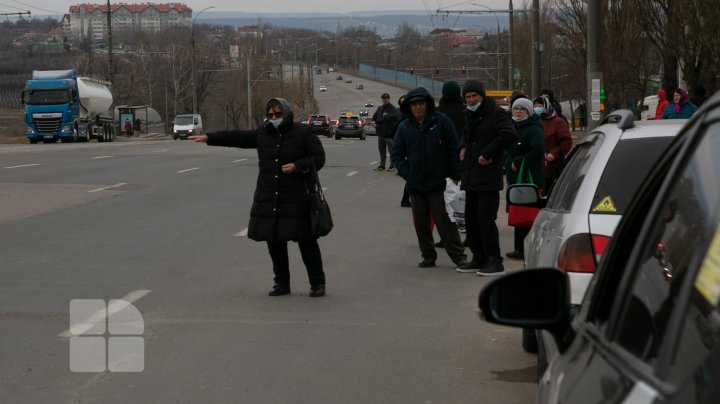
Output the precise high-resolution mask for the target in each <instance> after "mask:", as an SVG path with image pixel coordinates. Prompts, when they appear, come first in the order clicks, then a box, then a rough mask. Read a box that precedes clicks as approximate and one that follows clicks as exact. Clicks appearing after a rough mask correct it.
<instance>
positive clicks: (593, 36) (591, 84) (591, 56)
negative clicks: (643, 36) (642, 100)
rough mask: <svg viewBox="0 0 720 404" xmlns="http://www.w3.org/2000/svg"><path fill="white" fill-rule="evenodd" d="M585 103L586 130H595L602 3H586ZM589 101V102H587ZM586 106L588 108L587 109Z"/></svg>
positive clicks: (600, 83)
mask: <svg viewBox="0 0 720 404" xmlns="http://www.w3.org/2000/svg"><path fill="white" fill-rule="evenodd" d="M587 26H588V36H587V80H588V82H587V87H586V91H587V93H586V94H587V101H586V102H585V109H586V110H587V112H586V122H587V129H588V130H591V129H593V128H595V127H596V126H597V125H598V123H599V122H600V119H601V118H602V111H601V110H600V91H601V89H602V88H603V71H602V62H603V61H602V2H601V0H589V1H588V13H587ZM588 101H589V102H588ZM588 104H590V105H589V107H588Z"/></svg>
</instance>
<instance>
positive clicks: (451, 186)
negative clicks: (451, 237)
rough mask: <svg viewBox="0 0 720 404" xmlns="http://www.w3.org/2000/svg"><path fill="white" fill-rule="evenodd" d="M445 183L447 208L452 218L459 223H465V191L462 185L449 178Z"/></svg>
mask: <svg viewBox="0 0 720 404" xmlns="http://www.w3.org/2000/svg"><path fill="white" fill-rule="evenodd" d="M446 181H447V184H446V185H445V195H444V196H445V209H446V210H447V212H448V216H450V220H451V221H453V222H454V223H457V224H460V225H462V224H465V191H463V190H461V189H460V185H458V184H455V182H454V181H453V180H451V179H450V178H447V180H446Z"/></svg>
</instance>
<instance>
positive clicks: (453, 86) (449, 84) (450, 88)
mask: <svg viewBox="0 0 720 404" xmlns="http://www.w3.org/2000/svg"><path fill="white" fill-rule="evenodd" d="M442 95H443V97H460V84H458V83H457V81H455V80H449V81H446V82H445V83H444V84H443V86H442Z"/></svg>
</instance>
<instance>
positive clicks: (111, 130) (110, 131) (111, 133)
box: [108, 125, 115, 142]
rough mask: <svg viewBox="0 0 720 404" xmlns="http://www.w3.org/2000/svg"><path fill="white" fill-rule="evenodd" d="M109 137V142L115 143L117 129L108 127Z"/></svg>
mask: <svg viewBox="0 0 720 404" xmlns="http://www.w3.org/2000/svg"><path fill="white" fill-rule="evenodd" d="M108 135H109V137H110V140H108V141H109V142H114V141H115V128H113V127H112V126H110V125H108Z"/></svg>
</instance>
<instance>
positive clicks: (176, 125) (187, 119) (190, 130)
mask: <svg viewBox="0 0 720 404" xmlns="http://www.w3.org/2000/svg"><path fill="white" fill-rule="evenodd" d="M202 131H203V126H202V117H201V116H200V114H185V115H178V116H176V117H175V120H174V121H173V139H175V140H178V138H179V139H187V138H188V136H192V135H198V134H201V133H202Z"/></svg>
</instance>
